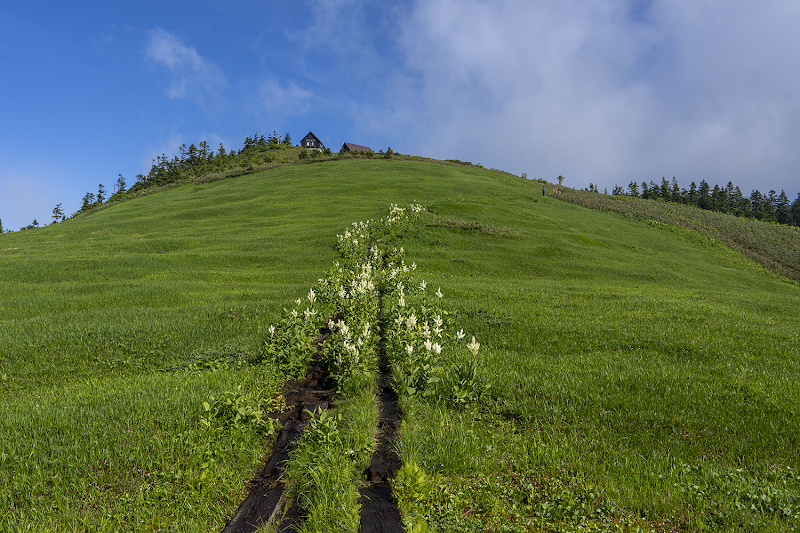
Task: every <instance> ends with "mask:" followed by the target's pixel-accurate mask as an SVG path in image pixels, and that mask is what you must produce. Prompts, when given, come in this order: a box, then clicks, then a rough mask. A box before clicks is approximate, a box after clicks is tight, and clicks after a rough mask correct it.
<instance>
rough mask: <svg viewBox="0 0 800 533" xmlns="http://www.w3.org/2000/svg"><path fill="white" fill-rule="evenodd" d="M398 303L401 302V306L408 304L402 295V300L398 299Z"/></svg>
mask: <svg viewBox="0 0 800 533" xmlns="http://www.w3.org/2000/svg"><path fill="white" fill-rule="evenodd" d="M397 303H398V304H400V307H405V306H406V299H405V298H403V297H402V296H401V297H400V301H398V302H397Z"/></svg>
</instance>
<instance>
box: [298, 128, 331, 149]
mask: <svg viewBox="0 0 800 533" xmlns="http://www.w3.org/2000/svg"><path fill="white" fill-rule="evenodd" d="M306 139H314V140H315V141H317V142H318V143H319V145H320V146H321V147H322V148H325V144H323V142H322V141H320V140H319V137H317V136H316V135H314V132H313V131H309V132H308V133H307V134H306V136H305V137H303V139H302V140H301V141H300V142H301V143H302V141H305V140H306Z"/></svg>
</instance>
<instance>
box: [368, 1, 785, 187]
mask: <svg viewBox="0 0 800 533" xmlns="http://www.w3.org/2000/svg"><path fill="white" fill-rule="evenodd" d="M797 6H798V4H794V3H787V2H779V1H777V0H776V1H772V2H766V3H759V4H758V5H754V4H750V3H747V2H744V1H742V0H737V1H735V2H734V4H726V5H724V6H723V5H721V4H719V3H717V2H712V1H711V0H693V1H691V2H689V1H688V0H687V1H684V2H659V1H658V0H654V1H653V2H650V3H648V2H640V1H630V2H619V1H616V0H596V1H594V2H590V3H587V2H583V1H580V2H579V1H578V0H565V1H562V2H558V3H531V2H527V1H523V0H501V1H493V2H488V1H483V0H426V1H425V2H422V1H418V2H417V3H416V4H415V5H414V7H413V9H412V10H411V12H410V13H409V15H408V16H407V17H406V18H404V19H401V21H400V27H401V30H402V32H401V37H400V47H401V50H402V52H403V58H404V62H405V65H406V66H407V67H408V69H409V70H408V74H407V75H406V76H405V79H404V81H403V82H402V83H397V82H396V80H394V81H393V84H394V85H395V86H396V87H397V88H398V89H397V90H394V91H393V92H392V97H391V101H392V103H393V107H394V109H391V110H389V111H385V112H384V116H385V117H386V119H387V122H392V123H394V124H396V125H397V126H400V125H401V124H402V126H403V127H404V128H405V129H403V130H401V128H399V127H398V128H397V129H398V131H404V132H405V135H406V140H407V141H408V142H409V143H411V146H410V149H412V150H414V151H416V152H419V153H427V154H430V155H433V156H438V157H458V158H460V159H468V160H472V161H482V162H483V163H484V164H485V165H486V164H489V165H492V166H494V165H497V166H505V167H506V170H510V171H513V172H516V173H521V172H527V173H528V174H529V175H536V176H544V177H550V178H554V177H555V176H557V175H559V174H563V175H566V176H568V177H570V176H571V177H572V178H573V180H570V181H571V183H570V184H571V185H574V186H586V185H588V183H589V182H590V181H592V182H595V183H598V182H601V183H603V184H604V185H605V186H607V187H608V188H609V189H611V186H612V185H613V184H614V183H615V182H616V183H620V184H623V183H624V184H627V183H628V181H631V180H636V181H642V180H643V179H646V180H648V181H649V180H651V179H652V180H660V178H661V176H662V175H665V176H667V177H671V176H672V175H675V176H677V177H678V179H679V181H680V183H681V185H685V186H687V187H688V185H689V182H690V181H692V180H695V181H699V180H700V179H707V180H708V181H709V182H712V183H726V182H727V181H728V180H732V181H733V182H734V183H735V184H739V185H742V188H743V189H745V188H747V187H763V183H762V182H763V179H762V178H761V177H762V176H763V175H765V174H766V175H769V176H770V183H771V185H770V187H775V188H777V189H780V188H786V189H787V191H789V190H793V189H796V188H797V185H796V183H794V181H795V179H794V178H793V174H794V169H796V168H797V167H798V164H799V163H800V151H798V150H796V146H798V145H799V144H800V128H798V126H796V125H797V124H799V123H800V121H799V120H798V119H800V107H799V106H798V103H800V90H798V89H797V87H798V83H799V82H800V72H798V71H797V69H793V68H792V67H791V65H792V64H793V61H794V58H795V57H797V55H798V53H800V37H798V34H800V33H799V32H796V31H793V29H792V28H796V26H797V23H798V21H800V7H797ZM387 91H392V88H391V87H389V88H387ZM787 94H788V95H789V96H787ZM406 116H415V117H424V118H423V119H421V120H418V121H416V124H419V126H418V127H414V122H413V121H409V120H407V119H406V118H404V117H406ZM408 128H411V129H408ZM432 151H433V152H435V153H431V152H432ZM490 159H491V161H489V160H490Z"/></svg>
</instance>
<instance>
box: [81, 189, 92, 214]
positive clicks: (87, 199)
mask: <svg viewBox="0 0 800 533" xmlns="http://www.w3.org/2000/svg"><path fill="white" fill-rule="evenodd" d="M92 204H94V193H91V192H87V193H86V194H85V195H84V196H83V204H81V211H83V210H85V209H89V208H90V207H91V206H92Z"/></svg>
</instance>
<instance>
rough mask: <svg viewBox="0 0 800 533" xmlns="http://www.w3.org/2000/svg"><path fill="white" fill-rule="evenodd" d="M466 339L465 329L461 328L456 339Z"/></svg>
mask: <svg viewBox="0 0 800 533" xmlns="http://www.w3.org/2000/svg"><path fill="white" fill-rule="evenodd" d="M463 338H464V328H461V329H460V330H458V331H457V332H456V339H458V340H461V339H463Z"/></svg>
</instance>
